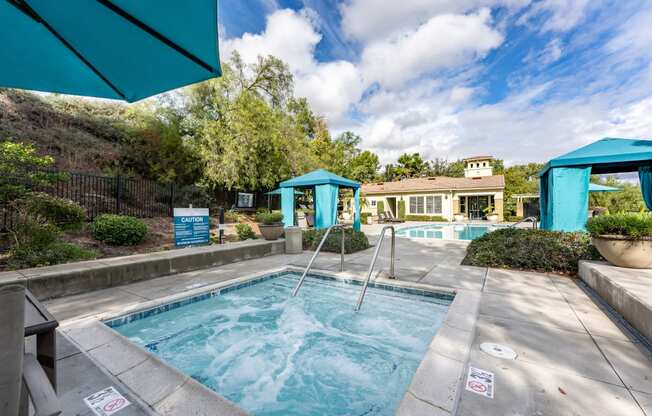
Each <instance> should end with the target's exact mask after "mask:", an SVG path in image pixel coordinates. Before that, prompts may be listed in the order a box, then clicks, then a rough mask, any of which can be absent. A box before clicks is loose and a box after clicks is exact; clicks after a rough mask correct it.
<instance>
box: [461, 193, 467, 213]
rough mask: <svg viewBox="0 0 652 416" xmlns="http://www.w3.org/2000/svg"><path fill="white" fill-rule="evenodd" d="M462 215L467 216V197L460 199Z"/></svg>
mask: <svg viewBox="0 0 652 416" xmlns="http://www.w3.org/2000/svg"><path fill="white" fill-rule="evenodd" d="M460 213H461V214H466V197H465V196H461V197H460Z"/></svg>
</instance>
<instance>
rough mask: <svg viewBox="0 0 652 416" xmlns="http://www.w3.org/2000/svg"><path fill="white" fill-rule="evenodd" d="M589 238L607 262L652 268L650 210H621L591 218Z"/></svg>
mask: <svg viewBox="0 0 652 416" xmlns="http://www.w3.org/2000/svg"><path fill="white" fill-rule="evenodd" d="M586 228H587V230H588V232H589V234H591V242H592V243H593V245H594V246H595V248H597V249H598V251H599V252H600V254H601V255H602V257H604V258H605V259H607V261H609V263H611V264H613V265H615V266H619V267H628V268H632V269H650V268H652V214H650V213H644V212H641V213H638V214H636V213H621V214H612V215H599V216H597V217H593V218H590V219H589V220H588V222H587V223H586Z"/></svg>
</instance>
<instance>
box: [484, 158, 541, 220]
mask: <svg viewBox="0 0 652 416" xmlns="http://www.w3.org/2000/svg"><path fill="white" fill-rule="evenodd" d="M541 169H543V164H541V163H528V164H525V165H514V166H510V167H508V168H507V169H505V170H504V172H503V174H504V175H505V192H504V196H503V201H504V208H503V212H504V213H512V214H514V213H515V212H516V200H514V198H512V195H516V194H538V193H539V172H540V171H541ZM494 174H497V173H496V172H495V171H494Z"/></svg>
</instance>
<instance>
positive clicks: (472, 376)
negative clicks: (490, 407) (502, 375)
mask: <svg viewBox="0 0 652 416" xmlns="http://www.w3.org/2000/svg"><path fill="white" fill-rule="evenodd" d="M466 389H467V390H468V391H472V392H473V393H476V394H479V395H481V396H484V397H488V398H490V399H493V398H494V373H490V372H489V371H484V370H481V369H479V368H475V367H469V375H468V377H467V378H466Z"/></svg>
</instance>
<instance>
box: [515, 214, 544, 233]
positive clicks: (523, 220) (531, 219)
mask: <svg viewBox="0 0 652 416" xmlns="http://www.w3.org/2000/svg"><path fill="white" fill-rule="evenodd" d="M529 221H532V228H534V229H535V230H536V229H537V222H538V221H539V220H537V217H527V218H523V219H522V220H520V221H518V222H516V223H514V224H512V225H510V227H511V228H516V226H517V225H519V224H522V223H525V222H529Z"/></svg>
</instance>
